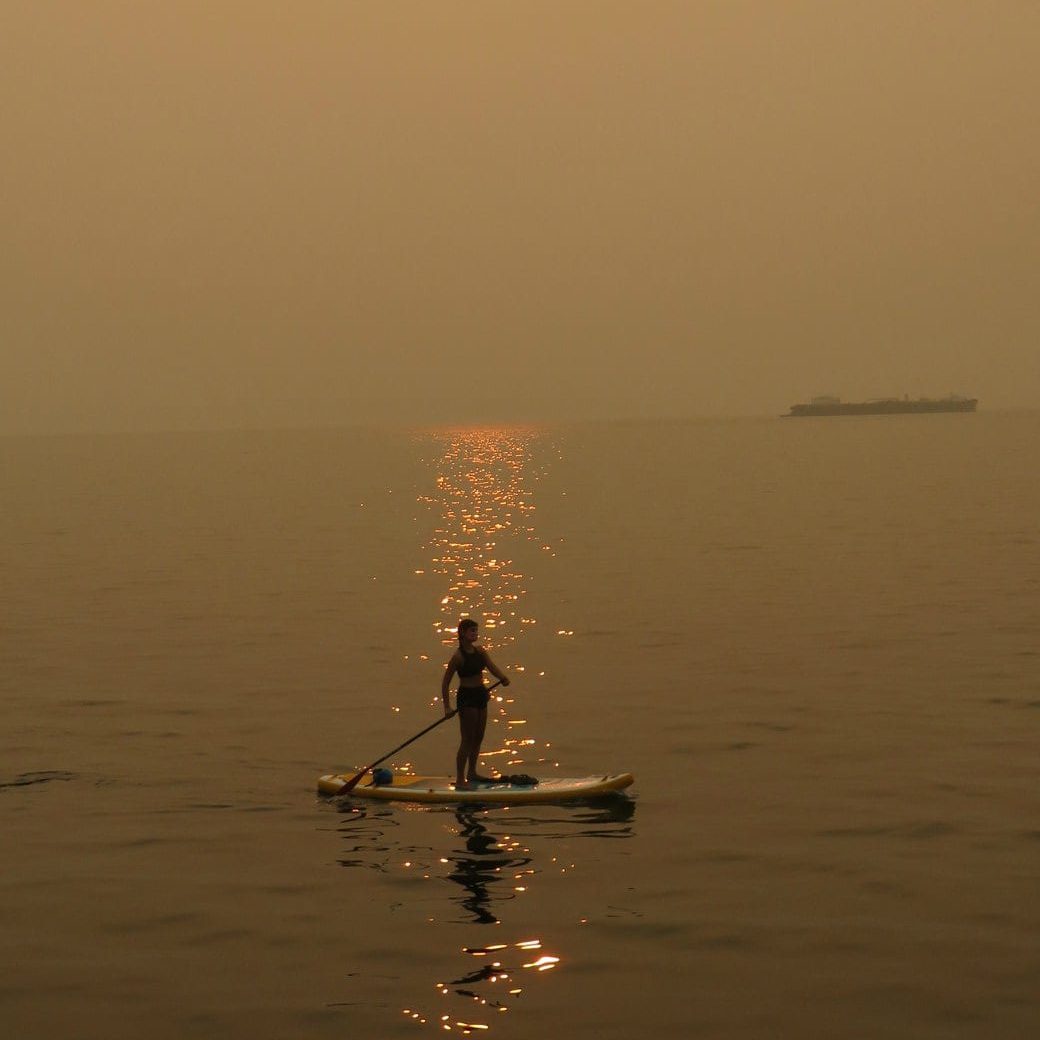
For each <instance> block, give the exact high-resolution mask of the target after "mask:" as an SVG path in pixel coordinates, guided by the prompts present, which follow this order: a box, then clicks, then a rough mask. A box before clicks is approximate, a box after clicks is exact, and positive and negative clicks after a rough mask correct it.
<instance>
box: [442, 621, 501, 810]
mask: <svg viewBox="0 0 1040 1040" xmlns="http://www.w3.org/2000/svg"><path fill="white" fill-rule="evenodd" d="M478 631H479V628H478V626H477V623H476V621H474V620H472V619H471V618H464V619H463V620H462V621H460V622H459V629H458V636H459V648H458V650H456V651H455V653H453V654H452V655H451V658H450V659H449V660H448V665H447V667H446V668H445V669H444V679H443V680H442V681H441V700H442V701H443V702H444V714H445V716H448V715H450V714H451V697H450V690H449V687H450V686H451V678H452V676H453V675H455V674H456V672H457V673H458V676H459V688H458V691H457V692H456V704H457V706H458V715H459V735H460V740H459V753H458V754H457V755H456V756H455V789H456V790H462V791H464V790H466V789H468V788H469V786H470V784H474V783H480V782H482V781H483V782H485V783H487V782H489V781H490V780H491V777H487V776H480V775H479V774H478V773H477V758H478V757H479V755H480V745H481V744H482V743H483V740H484V729H485V728H486V727H487V706H488V701H489V700H490V699H491V695H490V694H489V693H488V691H487V688H486V687H485V686H484V677H483V672H484V669H485V668H486V669H487V670H488V671H489V672H490V673H491V674H492V675H493V676H494V677H495V678H496V679H498V680H500V681H501V683H502V685H503V686H508V685H509V676H507V675H506V674H505V672H503V671H502V670H501V669H500V668H499V667H498V665H496V664H495V662H494V661H492V660H491V657H490V656H489V655H488V652H487V651H486V650H485V649H484V648H483V647H482V646H478V645H477V633H478Z"/></svg>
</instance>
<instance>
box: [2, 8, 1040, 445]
mask: <svg viewBox="0 0 1040 1040" xmlns="http://www.w3.org/2000/svg"><path fill="white" fill-rule="evenodd" d="M1038 55H1040V5H1038V4H1036V3H1031V2H1025V0H1001V2H998V3H991V4H983V3H978V2H974V0H973V2H959V0H936V2H929V3H926V2H915V0H898V2H876V0H875V2H872V3H868V4H864V3H862V2H859V0H857V2H844V0H821V2H792V0H782V2H781V0H761V2H757V3H750V2H744V3H741V2H721V0H720V2H715V3H707V2H697V0H687V2H674V3H665V2H653V0H648V2H639V3H636V2H631V3H615V2H603V0H595V2H568V0H554V2H552V3H543V2H531V0H529V2H515V3H494V2H487V0H481V2H468V3H452V2H447V0H441V2H430V0H425V2H392V0H383V2H377V0H367V2H346V0H340V2H331V0H326V2H314V0H300V2H297V3H285V2H277V3H275V2H268V0H235V2H231V0H207V2H204V3H195V2H178V0H170V2H168V3H141V2H129V0H127V2H104V0H88V2H84V0H67V2H53V0H51V2H49V0H11V2H9V3H7V4H5V6H4V18H3V31H2V40H0V78H2V84H3V86H2V99H0V106H2V107H0V128H2V135H3V136H2V139H3V145H4V160H3V163H2V165H0V208H2V223H3V249H2V250H0V265H2V278H0V294H2V295H0V315H2V332H0V363H2V367H0V395H2V397H0V430H2V431H4V432H8V433H20V432H52V431H53V432H59V431H88V430H134V429H179V428H212V427H239V426H247V427H255V426H269V425H273V426H282V425H312V424H320V425H335V424H350V423H357V422H365V423H367V422H409V423H412V422H417V423H430V422H446V421H450V422H487V421H520V420H543V419H568V418H576V419H582V418H597V417H603V418H608V417H652V416H658V415H660V416H669V417H672V416H687V415H689V416H695V415H759V414H760V415H769V414H778V413H780V412H783V411H785V410H786V409H787V407H788V406H789V405H790V404H791V403H792V402H794V401H798V400H804V399H806V398H808V397H809V396H811V395H813V394H820V393H836V394H840V395H842V396H843V397H847V398H860V397H872V396H880V395H884V394H898V395H902V394H905V393H908V394H910V395H912V396H915V395H918V394H924V395H941V394H946V393H950V392H956V393H963V394H968V395H972V396H977V397H978V398H979V399H980V408H983V409H988V408H1014V407H1036V406H1038V404H1040V335H1038V333H1040V284H1038V282H1040V275H1038V272H1040V205H1038V201H1040V189H1038V185H1040V162H1038V159H1040V137H1038V134H1037V112H1038V111H1040V90H1038V84H1040V60H1038Z"/></svg>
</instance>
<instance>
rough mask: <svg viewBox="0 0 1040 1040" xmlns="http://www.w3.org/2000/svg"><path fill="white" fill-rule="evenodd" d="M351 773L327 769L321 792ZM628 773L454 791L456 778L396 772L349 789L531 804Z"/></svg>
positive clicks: (623, 779) (595, 787)
mask: <svg viewBox="0 0 1040 1040" xmlns="http://www.w3.org/2000/svg"><path fill="white" fill-rule="evenodd" d="M353 775H354V774H353V773H330V774H328V775H326V776H323V777H320V778H319V779H318V790H319V791H320V792H321V793H322V794H339V792H340V791H341V790H342V789H343V788H344V787H346V785H347V781H348V780H350V779H351V777H352V776H353ZM634 780H635V777H634V776H633V775H632V774H631V773H611V774H599V775H596V776H580V777H573V776H572V777H551V778H549V779H546V780H539V781H538V783H537V784H536V785H533V786H531V785H519V784H506V783H494V782H492V783H481V784H478V785H477V786H476V787H474V788H472V789H470V790H465V791H456V790H455V781H454V780H452V779H451V777H447V776H395V777H394V781H393V783H392V784H375V783H372V781H371V777H366V778H365V779H363V780H362V781H361V783H359V784H358V785H357V787H355V788H354V790H353V791H351V792H350V797H351V798H374V799H378V800H380V801H386V802H481V803H485V804H487V803H494V804H502V805H530V804H532V803H534V802H563V801H568V800H571V799H577V798H596V797H598V796H600V795H605V794H610V793H612V792H614V791H621V790H623V789H624V788H626V787H628V786H629V785H630V784H632V783H633V781H634Z"/></svg>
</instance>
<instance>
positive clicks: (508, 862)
mask: <svg viewBox="0 0 1040 1040" xmlns="http://www.w3.org/2000/svg"><path fill="white" fill-rule="evenodd" d="M478 811H479V810H478ZM476 815H477V811H474V810H473V809H457V810H456V812H455V818H456V819H457V820H458V821H459V836H460V837H462V838H465V839H466V851H467V852H469V853H470V855H469V856H458V857H453V864H454V866H453V869H452V872H451V874H449V875H448V877H449V879H450V880H451V881H454V882H455V883H456V884H458V885H461V886H462V887H463V888H465V889H466V890H467V891H468V892H469V893H470V894H469V897H468V898H466V899H463V900H462V905H463V906H464V907H465V908H466V909H467V910H468V911H469V912H470V913H471V914H473V917H474V919H475V920H476V923H477V924H497V923H498V918H497V917H496V916H495V915H494V914H493V913H492V912H491V910H490V906H491V893H490V892H489V891H488V886H489V885H493V884H495V883H497V882H500V881H502V880H503V878H507V877H509V874H508V873H507V872H508V871H510V870H516V869H518V868H520V867H526V866H527V865H528V864H529V863H530V862H531V858H530V857H529V856H509V855H506V854H505V853H504V852H503V850H502V848H501V846H500V845H499V843H498V838H496V837H495V836H494V835H493V834H491V833H490V832H489V831H488V829H487V827H485V826H484V824H482V823H480V822H479V821H478V820H477V818H476ZM498 898H499V899H514V898H515V893H514V892H513V891H512V890H507V891H504V892H499V895H498ZM458 981H471V982H472V981H475V978H471V979H466V980H458Z"/></svg>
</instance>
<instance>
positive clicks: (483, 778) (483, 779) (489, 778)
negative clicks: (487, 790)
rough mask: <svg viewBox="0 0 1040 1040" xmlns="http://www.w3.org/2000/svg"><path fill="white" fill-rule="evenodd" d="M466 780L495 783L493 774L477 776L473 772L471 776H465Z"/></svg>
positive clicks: (478, 782) (476, 782)
mask: <svg viewBox="0 0 1040 1040" xmlns="http://www.w3.org/2000/svg"><path fill="white" fill-rule="evenodd" d="M466 781H467V782H468V783H471V784H494V783H497V781H496V780H495V778H494V777H493V776H478V775H477V774H476V773H474V774H473V775H472V776H467V777H466Z"/></svg>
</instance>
